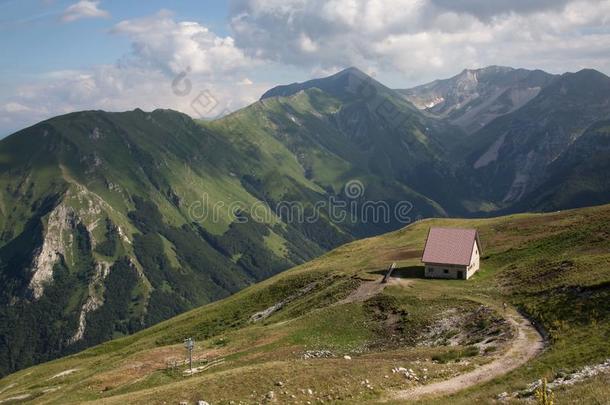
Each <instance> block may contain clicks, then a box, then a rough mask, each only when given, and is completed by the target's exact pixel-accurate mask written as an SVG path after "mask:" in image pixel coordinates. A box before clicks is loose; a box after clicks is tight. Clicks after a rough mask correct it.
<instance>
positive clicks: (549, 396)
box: [536, 378, 555, 405]
mask: <svg viewBox="0 0 610 405" xmlns="http://www.w3.org/2000/svg"><path fill="white" fill-rule="evenodd" d="M536 403H537V404H538V405H553V404H555V394H553V391H551V390H550V388H548V387H547V384H546V378H545V379H543V380H542V384H540V385H539V386H538V388H536Z"/></svg>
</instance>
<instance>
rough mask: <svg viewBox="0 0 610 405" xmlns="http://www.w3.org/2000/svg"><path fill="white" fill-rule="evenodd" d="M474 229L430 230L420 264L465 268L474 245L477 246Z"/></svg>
mask: <svg viewBox="0 0 610 405" xmlns="http://www.w3.org/2000/svg"><path fill="white" fill-rule="evenodd" d="M478 239H479V237H478V234H477V230H476V229H459V228H430V231H429V232H428V239H427V240H426V247H425V249H424V255H423V257H422V259H421V260H422V262H424V263H439V264H459V265H464V266H467V265H469V264H470V258H471V257H472V248H473V246H474V243H475V242H477V244H478V245H479V251H480V250H481V246H480V243H479V241H478Z"/></svg>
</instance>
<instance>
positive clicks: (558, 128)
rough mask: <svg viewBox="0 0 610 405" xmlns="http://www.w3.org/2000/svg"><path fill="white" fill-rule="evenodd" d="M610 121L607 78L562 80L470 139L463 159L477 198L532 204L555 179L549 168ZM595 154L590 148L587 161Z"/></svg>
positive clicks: (586, 75)
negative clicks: (587, 133) (475, 184)
mask: <svg viewBox="0 0 610 405" xmlns="http://www.w3.org/2000/svg"><path fill="white" fill-rule="evenodd" d="M609 117H610V78H609V77H608V76H605V75H604V74H602V73H600V72H597V71H594V70H582V71H580V72H578V73H566V74H564V75H562V76H561V77H559V78H557V79H556V80H554V81H553V82H552V83H551V84H550V85H548V86H547V87H545V88H544V89H543V90H542V91H541V92H540V94H539V95H538V96H536V97H535V98H534V99H532V100H531V101H530V102H529V103H527V104H526V105H524V106H523V107H522V108H520V109H519V110H517V111H515V112H513V113H510V114H507V115H504V116H502V117H499V118H497V119H495V120H494V121H492V122H491V123H490V124H488V125H487V126H485V127H484V128H483V129H481V130H480V131H478V132H477V133H476V134H474V135H472V137H471V138H470V140H469V142H468V145H467V146H466V150H468V149H469V150H470V152H467V155H468V157H467V158H466V159H467V162H468V165H469V166H471V167H472V168H474V169H475V173H474V176H475V177H476V178H477V179H478V182H479V185H480V186H479V188H478V189H476V192H477V193H478V194H479V195H481V196H485V197H486V198H488V199H490V200H492V201H496V202H497V204H498V205H499V206H500V207H510V206H511V205H514V206H519V204H520V203H523V202H524V200H527V199H528V198H534V199H535V198H536V197H535V195H536V193H537V190H538V187H540V186H541V184H542V183H543V182H544V181H545V180H546V178H547V177H552V176H553V174H552V173H550V171H552V170H553V168H554V166H553V163H554V162H555V161H556V160H557V159H560V158H561V156H562V155H563V154H565V153H567V151H568V150H569V149H570V148H571V146H572V145H573V144H574V142H575V141H577V139H578V138H579V137H580V136H581V135H583V133H584V132H585V131H586V130H587V128H589V127H590V126H591V125H593V124H595V123H596V122H598V121H601V120H605V119H608V118H609ZM595 154H596V148H590V149H589V157H590V158H593V156H594V155H595ZM583 180H585V179H583ZM569 207H570V205H567V206H563V208H569ZM509 209H510V208H509Z"/></svg>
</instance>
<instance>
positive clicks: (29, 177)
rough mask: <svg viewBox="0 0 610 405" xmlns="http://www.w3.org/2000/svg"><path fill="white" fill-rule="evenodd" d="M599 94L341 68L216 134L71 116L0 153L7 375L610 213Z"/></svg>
mask: <svg viewBox="0 0 610 405" xmlns="http://www.w3.org/2000/svg"><path fill="white" fill-rule="evenodd" d="M608 94H610V78H608V77H607V76H605V75H604V74H602V73H600V72H597V71H594V70H590V69H589V70H588V69H585V70H581V71H579V72H576V73H566V74H563V75H550V74H546V73H544V72H542V71H539V70H533V71H529V70H525V69H512V68H507V67H497V66H492V67H488V68H483V69H476V70H466V71H464V72H462V73H461V74H460V75H458V76H456V77H454V78H450V79H446V80H441V81H435V82H432V83H429V84H427V85H423V86H418V87H415V88H413V89H407V90H394V89H391V88H389V87H387V86H385V85H383V84H382V83H380V82H378V81H377V80H375V79H374V78H372V77H370V76H368V75H366V74H365V73H363V72H362V71H360V70H358V69H357V68H348V69H345V70H342V71H340V72H338V73H336V74H333V75H331V76H328V77H325V78H320V79H314V80H311V81H306V82H303V83H294V84H290V85H285V86H278V87H275V88H273V89H270V90H269V91H267V92H266V93H264V94H263V95H262V97H261V98H260V100H258V101H257V102H255V103H253V104H251V105H249V106H247V107H245V108H243V109H240V110H238V111H235V112H233V113H231V114H228V115H226V116H224V117H222V118H218V119H215V120H211V121H210V120H194V119H192V118H191V117H189V116H187V115H185V114H182V113H179V112H176V111H172V110H160V109H159V110H154V111H152V112H145V111H142V110H140V109H136V110H133V111H127V112H120V113H111V112H105V111H82V112H75V113H70V114H67V115H63V116H58V117H55V118H52V119H49V120H47V121H43V122H41V123H39V124H36V125H34V126H32V127H29V128H26V129H24V130H22V131H19V132H17V133H15V134H13V135H11V136H9V137H7V138H5V139H3V140H2V141H0V187H1V189H2V194H1V195H0V282H1V286H2V287H1V288H0V321H1V323H0V332H1V333H2V335H1V336H2V344H1V345H0V375H8V374H10V373H13V372H15V371H18V370H21V369H23V368H26V367H29V366H32V365H34V364H38V363H41V362H46V361H50V360H53V359H55V358H58V357H62V356H65V355H70V354H73V353H77V352H80V351H82V350H84V349H86V348H88V347H91V346H95V345H97V344H100V343H102V342H105V341H108V340H112V339H117V338H121V337H124V336H128V335H131V334H133V333H136V332H138V331H140V330H142V329H145V328H148V327H151V326H153V325H155V324H157V323H159V322H162V321H164V320H167V319H169V318H172V317H174V316H177V315H180V314H182V313H184V312H185V311H188V310H190V309H193V308H196V307H199V306H201V305H205V304H209V303H211V302H214V301H217V300H220V299H223V298H226V297H229V296H231V295H232V294H235V293H237V292H238V291H241V290H242V289H244V288H246V287H248V286H251V285H253V284H256V283H258V282H261V281H263V280H266V279H268V278H269V277H272V276H274V275H276V274H278V273H280V272H282V271H284V270H286V269H289V268H292V267H295V266H298V265H301V264H302V263H306V262H309V261H310V260H312V259H315V258H316V257H320V256H321V255H323V254H325V253H326V252H328V251H330V250H332V249H334V248H337V247H338V246H341V245H344V244H345V243H349V242H352V241H354V240H358V239H361V238H367V237H371V236H375V235H379V234H383V233H387V232H391V231H395V230H397V229H400V228H402V227H404V226H405V225H408V224H411V223H414V222H415V221H419V220H421V219H424V218H432V217H434V218H447V217H463V218H485V217H492V216H497V215H502V214H512V213H517V212H532V211H534V212H535V211H546V212H553V211H557V210H563V209H569V208H576V207H584V206H590V205H596V204H604V203H608V202H609V201H610V183H608V179H607V176H605V172H606V167H607V164H608V162H610V159H609V155H608V153H609V151H610V149H609V148H608V145H609V143H608V139H609V137H608V135H609V134H610V129H609V128H610V127H609V125H608V120H609V119H610V109H609V108H608V105H609V99H608ZM440 99H443V100H445V101H443V102H442V103H437V104H435V105H434V106H433V107H428V105H429V104H430V103H431V102H432V101H430V100H440ZM477 125H478V126H479V127H480V128H475V127H477ZM352 186H355V188H354V189H352V188H351V187H352ZM354 192H355V194H353V193H354ZM333 204H334V206H333ZM336 206H342V207H344V208H343V209H342V210H339V214H343V216H342V215H339V216H337V212H335V208H336ZM295 207H296V209H297V211H296V212H295V211H292V210H293V208H295ZM345 207H349V210H348V209H346V208H345ZM380 209H382V210H385V211H383V212H381V211H379V210H380ZM350 210H353V211H350ZM348 211H349V212H348ZM261 212H263V213H264V215H262V220H259V219H258V218H259V217H261ZM352 212H359V213H361V215H354V214H353V213H352ZM397 213H398V214H401V215H398V214H397ZM347 214H350V215H347ZM380 214H381V215H380ZM312 216H313V217H315V218H316V220H315V221H308V220H304V219H303V218H309V217H312ZM368 216H371V218H369V217H368ZM337 218H339V220H338V219H337ZM417 254H418V252H414V253H413V256H411V258H416V257H417ZM305 287H307V286H305V285H304V286H301V288H305ZM374 292H375V291H374V290H373V291H370V292H369V293H371V294H372V293H374ZM367 294H368V293H367ZM367 294H364V296H368V295H367ZM302 295H303V296H305V295H306V294H302ZM303 296H301V295H299V294H297V295H296V296H294V297H283V299H285V300H286V302H285V303H282V302H280V301H281V300H280V301H278V302H272V303H269V307H272V306H274V305H277V307H278V308H280V309H283V308H284V306H290V305H292V304H293V303H294V302H297V301H299V300H301V299H303ZM287 298H290V299H287ZM345 298H346V297H342V296H340V295H339V296H337V297H333V298H332V301H333V302H335V303H336V302H339V301H340V300H341V299H345ZM328 300H331V298H328ZM348 303H349V302H348ZM280 304H281V305H280ZM352 304H355V303H352ZM265 309H266V308H262V309H260V310H259V311H264V310H265ZM274 312H275V309H273V310H271V311H270V315H268V314H266V313H265V314H263V315H261V316H263V317H266V316H271V317H272V316H274ZM280 312H281V311H280ZM252 315H253V314H250V316H252ZM265 319H266V318H265Z"/></svg>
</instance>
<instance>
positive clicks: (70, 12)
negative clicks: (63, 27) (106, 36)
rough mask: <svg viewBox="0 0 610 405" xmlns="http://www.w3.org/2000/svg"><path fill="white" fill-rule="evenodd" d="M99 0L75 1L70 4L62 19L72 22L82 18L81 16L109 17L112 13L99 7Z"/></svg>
mask: <svg viewBox="0 0 610 405" xmlns="http://www.w3.org/2000/svg"><path fill="white" fill-rule="evenodd" d="M99 4H100V2H99V1H91V0H81V1H79V2H78V3H74V4H72V5H71V6H68V7H67V8H66V9H65V10H64V13H63V15H62V16H61V20H62V21H64V22H72V21H76V20H80V19H81V18H108V17H110V13H108V12H107V11H106V10H102V9H100V8H99Z"/></svg>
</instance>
